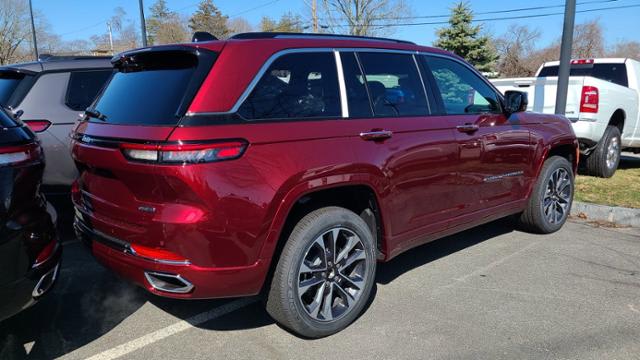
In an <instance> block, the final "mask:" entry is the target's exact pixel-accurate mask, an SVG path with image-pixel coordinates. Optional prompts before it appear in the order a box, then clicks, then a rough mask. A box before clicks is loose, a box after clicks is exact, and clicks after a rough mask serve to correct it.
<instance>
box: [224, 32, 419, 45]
mask: <svg viewBox="0 0 640 360" xmlns="http://www.w3.org/2000/svg"><path fill="white" fill-rule="evenodd" d="M286 38H317V39H333V40H335V39H342V40H365V41H385V42H394V43H401V44H411V45H415V43H414V42H411V41H406V40H397V39H388V38H381V37H373V36H356V35H337V34H316V33H294V32H247V33H241V34H236V35H233V36H232V37H230V39H286Z"/></svg>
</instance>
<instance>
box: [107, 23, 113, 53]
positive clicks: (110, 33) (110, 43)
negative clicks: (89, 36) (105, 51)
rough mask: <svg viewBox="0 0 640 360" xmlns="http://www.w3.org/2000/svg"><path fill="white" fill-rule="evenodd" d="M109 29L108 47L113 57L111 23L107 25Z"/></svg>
mask: <svg viewBox="0 0 640 360" xmlns="http://www.w3.org/2000/svg"><path fill="white" fill-rule="evenodd" d="M107 28H108V29H109V46H110V47H111V55H113V32H112V31H111V21H109V22H108V23H107Z"/></svg>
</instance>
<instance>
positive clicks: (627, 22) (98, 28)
mask: <svg viewBox="0 0 640 360" xmlns="http://www.w3.org/2000/svg"><path fill="white" fill-rule="evenodd" d="M154 1H155V0H154ZM154 1H152V0H144V3H145V6H146V7H147V10H146V11H147V14H148V8H149V7H150V6H151V5H152V4H153V2H154ZM321 1H322V0H318V3H320V2H321ZM167 2H168V5H169V7H170V9H171V10H176V11H178V12H180V13H183V14H190V13H192V12H193V11H195V10H196V8H197V4H198V1H197V0H167ZM407 2H408V3H409V5H410V6H411V7H412V9H413V14H411V15H412V16H423V18H413V19H407V20H399V22H402V23H422V22H438V21H443V20H445V21H446V18H434V17H432V16H434V15H443V14H448V12H449V8H450V7H451V6H452V5H453V4H454V3H455V1H451V0H407ZM214 3H215V4H216V6H218V8H219V9H220V10H221V11H222V12H223V13H224V14H226V15H229V16H231V17H233V16H242V17H244V18H246V19H247V20H248V21H249V22H250V23H252V24H253V25H256V24H258V23H259V21H260V18H261V17H262V16H264V15H266V16H271V17H274V18H277V17H279V16H280V15H281V14H283V13H285V12H286V11H293V12H294V13H299V14H301V15H302V16H303V19H304V20H305V21H308V20H309V19H310V16H309V15H310V10H309V8H308V7H307V6H306V5H305V3H304V1H303V0H217V1H214ZM470 4H471V6H472V7H473V9H474V11H476V12H478V13H483V12H485V13H486V12H494V13H492V14H491V13H490V14H484V15H477V16H476V17H477V18H478V19H496V18H498V19H501V18H505V17H518V16H530V15H543V14H554V13H560V12H562V11H563V4H564V1H562V0H541V1H532V0H511V1H489V0H472V1H470ZM33 6H34V9H37V10H38V11H40V12H41V13H42V14H45V16H46V17H47V19H48V20H49V22H50V23H51V25H52V28H53V29H52V30H53V31H54V32H55V33H57V34H59V35H61V36H62V38H63V39H64V40H73V39H89V37H91V35H95V34H104V33H105V32H106V25H105V22H106V19H108V18H109V17H110V16H111V15H112V14H113V9H114V8H115V7H117V6H121V7H122V8H124V9H125V11H126V12H127V16H128V17H129V18H130V19H132V20H134V21H136V24H139V23H138V22H137V21H138V18H137V17H138V1H137V0H100V1H87V0H54V1H52V0H33ZM633 6H639V7H633ZM531 7H541V8H540V9H532V10H528V11H512V12H503V13H495V12H496V11H504V10H512V9H522V8H531ZM542 7H544V8H542ZM616 7H623V8H619V9H609V10H598V9H602V8H616ZM591 9H595V11H593V12H584V13H580V14H578V15H577V19H576V21H577V22H578V23H579V22H582V21H585V20H590V19H593V18H599V19H600V20H601V23H602V24H603V26H604V29H605V37H606V40H607V43H608V44H611V43H612V42H615V41H618V40H635V41H640V30H639V29H640V26H639V24H638V23H639V22H640V0H578V10H579V11H580V10H583V11H584V10H591ZM320 16H322V14H320ZM513 23H519V24H527V25H530V26H531V27H534V28H537V29H539V30H540V31H541V32H542V38H541V41H540V46H545V45H547V44H549V43H551V42H552V41H553V40H555V39H557V38H558V37H559V36H560V33H561V31H562V16H561V15H553V16H544V17H530V18H524V19H507V20H493V21H487V22H484V23H483V24H484V28H485V29H486V30H488V31H490V32H492V33H494V34H497V35H500V34H502V33H504V32H505V31H506V30H507V28H508V26H509V25H510V24H513ZM138 26H139V25H138ZM441 26H442V25H415V26H400V27H397V28H395V32H394V33H393V34H392V35H391V36H392V37H395V38H400V39H405V40H410V41H414V42H417V43H419V44H423V45H430V44H431V43H432V42H433V40H434V38H435V30H436V29H437V28H439V27H441Z"/></svg>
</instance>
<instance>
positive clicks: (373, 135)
mask: <svg viewBox="0 0 640 360" xmlns="http://www.w3.org/2000/svg"><path fill="white" fill-rule="evenodd" d="M392 135H393V132H392V131H389V130H372V131H367V132H361V133H360V138H361V139H362V140H367V141H380V140H385V139H388V138H390V137H391V136H392Z"/></svg>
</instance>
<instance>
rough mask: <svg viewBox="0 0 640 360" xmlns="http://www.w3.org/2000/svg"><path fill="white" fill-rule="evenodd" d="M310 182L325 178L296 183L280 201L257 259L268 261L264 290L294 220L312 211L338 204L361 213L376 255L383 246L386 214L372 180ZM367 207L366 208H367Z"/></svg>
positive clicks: (324, 179) (382, 249) (320, 180)
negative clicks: (370, 234)
mask: <svg viewBox="0 0 640 360" xmlns="http://www.w3.org/2000/svg"><path fill="white" fill-rule="evenodd" d="M311 183H315V184H317V183H325V184H327V182H326V178H321V179H316V180H313V181H309V182H304V183H301V184H298V185H297V186H295V187H294V188H293V189H291V190H290V191H288V193H287V195H285V196H284V197H283V199H282V200H281V201H280V206H279V208H278V210H277V211H276V214H275V215H274V221H273V223H272V226H271V229H270V230H269V235H268V239H267V240H266V241H265V244H264V245H263V248H262V251H261V252H260V259H262V261H265V262H268V263H270V265H269V270H268V272H267V274H265V276H266V278H265V281H264V284H263V289H264V288H267V287H268V286H269V285H268V284H269V282H270V279H271V277H272V274H273V272H274V270H275V267H276V265H277V263H278V260H279V258H280V255H281V253H282V249H283V248H284V245H285V243H286V240H287V239H286V238H287V235H288V234H289V233H290V232H291V231H292V230H293V227H294V226H295V225H296V224H297V222H298V221H299V220H300V219H302V218H303V217H304V216H305V215H306V214H308V213H310V212H311V211H314V210H317V209H319V208H322V207H326V206H340V207H344V208H346V209H349V210H351V211H354V212H355V213H356V214H358V215H360V217H362V218H363V220H364V221H365V222H366V223H367V225H369V228H370V229H371V230H372V234H373V235H374V240H375V241H376V245H377V250H378V254H379V257H380V256H381V254H382V252H383V251H384V249H385V246H386V242H385V238H386V237H385V235H384V234H385V229H387V225H386V224H385V217H384V216H383V211H382V206H381V200H380V195H379V192H378V191H377V190H378V189H377V186H376V185H375V183H376V182H374V181H366V180H360V181H356V182H354V181H344V182H337V183H333V184H330V185H322V186H313V185H311ZM366 210H369V211H366Z"/></svg>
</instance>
